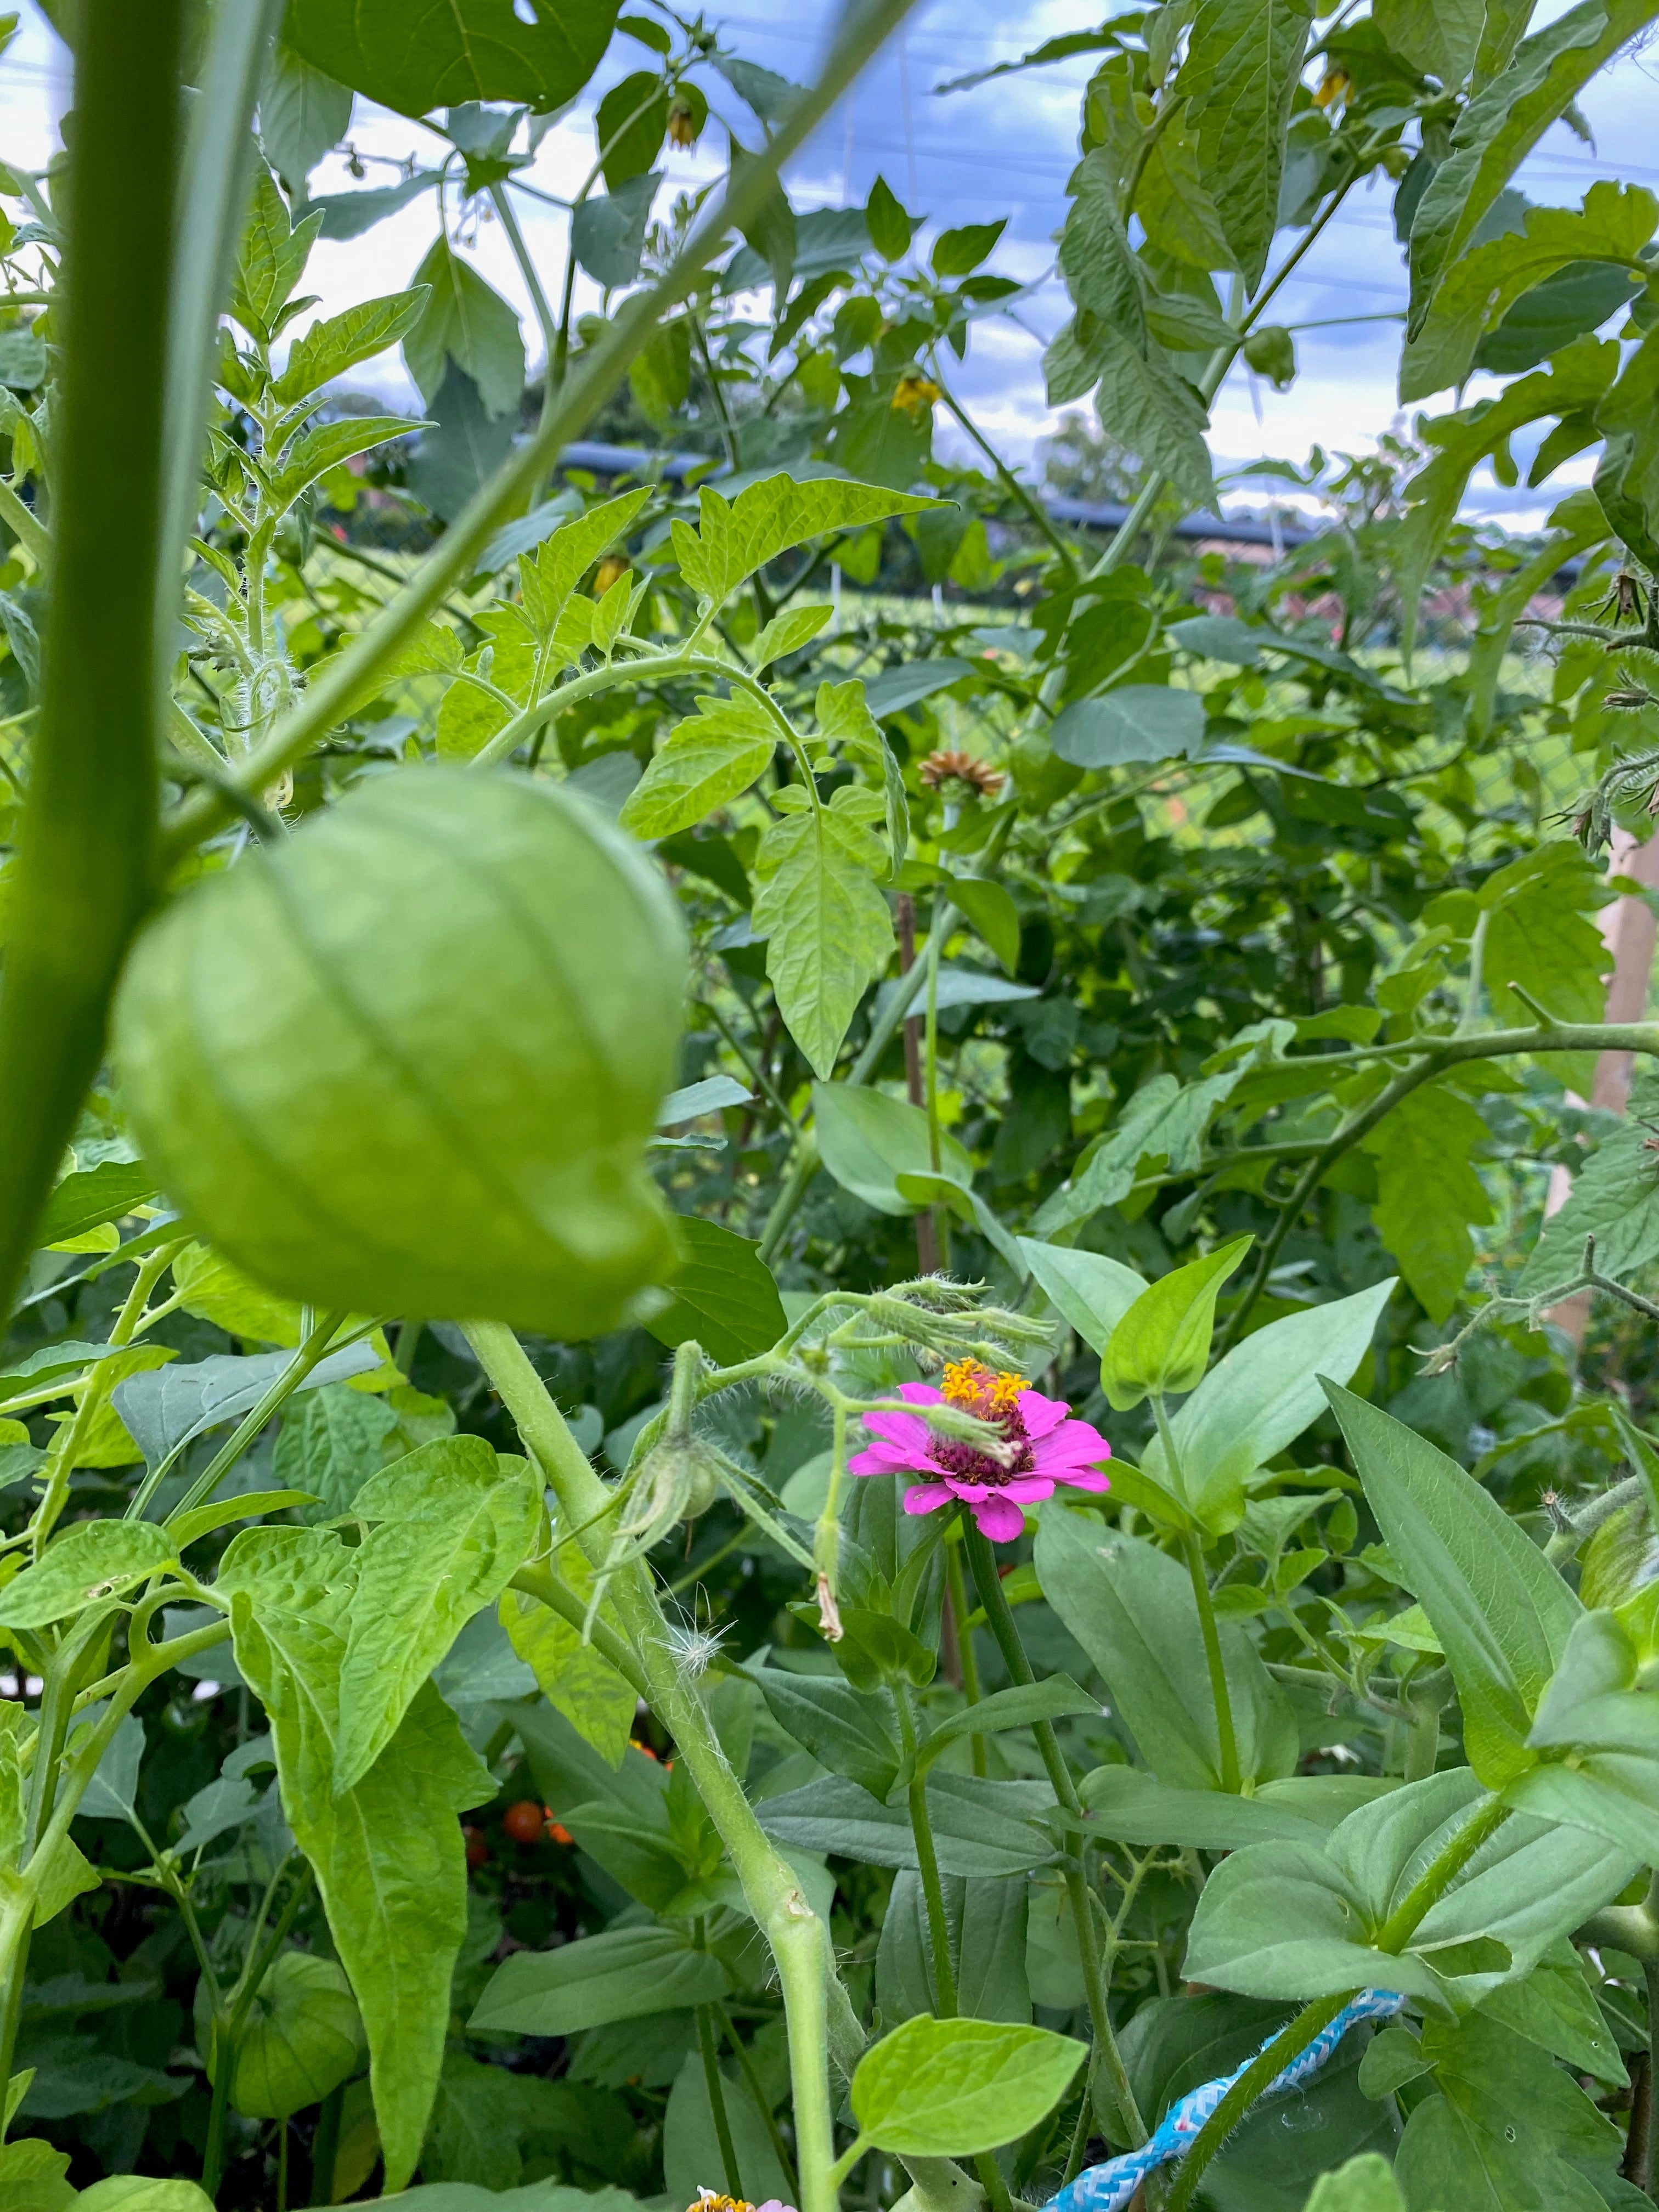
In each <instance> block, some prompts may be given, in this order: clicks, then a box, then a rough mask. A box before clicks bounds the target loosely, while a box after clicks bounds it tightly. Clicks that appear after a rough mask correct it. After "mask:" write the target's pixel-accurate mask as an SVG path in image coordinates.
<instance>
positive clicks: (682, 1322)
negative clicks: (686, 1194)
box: [646, 1079, 788, 1367]
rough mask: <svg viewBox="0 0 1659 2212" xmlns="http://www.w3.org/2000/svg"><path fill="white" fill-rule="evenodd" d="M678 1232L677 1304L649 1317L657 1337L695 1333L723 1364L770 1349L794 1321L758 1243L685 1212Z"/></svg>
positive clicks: (676, 1338)
mask: <svg viewBox="0 0 1659 2212" xmlns="http://www.w3.org/2000/svg"><path fill="white" fill-rule="evenodd" d="M717 1080H718V1079H717ZM675 1234H676V1235H677V1237H678V1239H679V1243H680V1248H681V1259H680V1265H679V1268H678V1272H677V1273H676V1274H675V1277H674V1302H673V1304H671V1305H670V1306H665V1307H664V1308H663V1310H661V1311H660V1312H659V1313H653V1314H651V1315H648V1316H647V1320H646V1327H647V1328H648V1329H649V1330H650V1332H651V1334H652V1335H653V1336H654V1337H655V1338H656V1339H657V1340H658V1341H659V1343H661V1344H675V1345H678V1344H684V1342H685V1341H686V1340H687V1339H688V1338H690V1337H695V1338H696V1340H697V1342H698V1343H699V1344H700V1345H701V1346H702V1349H703V1350H704V1351H705V1352H707V1353H708V1356H709V1358H711V1359H713V1360H715V1361H716V1362H718V1364H720V1365H721V1366H723V1367H726V1366H733V1365H735V1364H736V1363H737V1362H738V1360H740V1359H753V1358H756V1357H757V1355H758V1354H759V1353H761V1352H769V1351H770V1350H771V1348H772V1346H774V1345H775V1343H776V1342H777V1340H778V1339H779V1338H780V1337H781V1335H782V1334H783V1333H784V1330H785V1329H786V1328H787V1327H788V1322H787V1321H786V1319H785V1317H784V1311H783V1301H782V1299H781V1297H779V1296H778V1286H777V1284H776V1282H775V1280H774V1279H773V1275H772V1271H771V1269H770V1268H769V1267H768V1266H767V1264H766V1262H765V1261H763V1259H762V1258H761V1256H760V1246H759V1244H758V1243H757V1241H756V1240H755V1239H754V1238H753V1237H739V1236H738V1232H737V1231H736V1230H735V1229H724V1228H722V1227H721V1225H720V1223H719V1222H718V1221H705V1220H704V1219H703V1218H702V1216H701V1215H699V1214H682V1215H681V1216H680V1217H679V1218H678V1222H677V1223H676V1225H675Z"/></svg>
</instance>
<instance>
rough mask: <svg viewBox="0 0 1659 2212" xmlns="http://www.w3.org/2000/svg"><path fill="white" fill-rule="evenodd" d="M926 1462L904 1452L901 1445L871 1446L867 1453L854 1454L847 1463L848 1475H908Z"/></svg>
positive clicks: (910, 1453) (914, 1454)
mask: <svg viewBox="0 0 1659 2212" xmlns="http://www.w3.org/2000/svg"><path fill="white" fill-rule="evenodd" d="M926 1464H927V1462H926V1461H925V1460H922V1459H921V1457H920V1456H919V1455H918V1454H916V1453H915V1452H912V1451H906V1450H905V1449H904V1448H903V1446H902V1445H901V1444H880V1443H878V1444H872V1445H871V1447H870V1449H869V1450H868V1451H861V1452H856V1453H854V1455H853V1457H852V1458H851V1459H849V1460H848V1462H847V1472H848V1474H909V1473H910V1472H911V1471H912V1470H913V1469H917V1470H919V1469H920V1468H922V1467H925V1466H926Z"/></svg>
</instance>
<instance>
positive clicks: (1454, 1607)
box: [1328, 1384, 1582, 1790]
mask: <svg viewBox="0 0 1659 2212" xmlns="http://www.w3.org/2000/svg"><path fill="white" fill-rule="evenodd" d="M1328 1395H1329V1397H1330V1401H1331V1404H1332V1406H1333V1407H1334V1410H1335V1413H1336V1417H1337V1419H1338V1420H1339V1421H1340V1423H1341V1425H1342V1432H1343V1434H1344V1436H1345V1437H1346V1438H1347V1441H1348V1449H1349V1450H1350V1451H1351V1452H1352V1454H1353V1462H1354V1465H1355V1467H1356V1468H1358V1473H1359V1479H1360V1480H1361V1482H1362V1483H1364V1486H1365V1496H1366V1499H1367V1501H1368V1502H1369V1504H1370V1509H1371V1510H1372V1512H1373V1513H1374V1514H1375V1515H1376V1522H1377V1526H1378V1527H1379V1528H1381V1529H1382V1531H1383V1542H1384V1543H1385V1544H1386V1545H1387V1546H1388V1547H1389V1553H1390V1554H1391V1556H1392V1557H1393V1559H1395V1563H1396V1565H1397V1566H1398V1568H1399V1571H1400V1576H1401V1580H1402V1581H1403V1582H1404V1583H1405V1585H1406V1587H1407V1589H1409V1590H1410V1591H1411V1592H1412V1594H1413V1596H1414V1597H1415V1598H1416V1599H1417V1601H1418V1602H1419V1604H1420V1605H1421V1607H1422V1608H1423V1610H1424V1612H1425V1613H1427V1615H1428V1617H1429V1620H1430V1622H1431V1626H1433V1629H1434V1632H1435V1634H1436V1635H1437V1637H1438V1638H1440V1643H1441V1647H1442V1649H1443V1650H1444V1652H1445V1654H1446V1662H1447V1664H1448V1665H1449V1667H1450V1668H1451V1671H1452V1679H1453V1680H1455V1683H1456V1685H1457V1694H1458V1698H1459V1700H1460V1702H1461V1704H1462V1708H1463V1742H1464V1747H1465V1749H1466V1751H1467V1752H1468V1759H1469V1764H1470V1765H1471V1766H1472V1767H1473V1768H1474V1771H1475V1773H1476V1774H1477V1775H1478V1776H1479V1777H1480V1779H1481V1781H1482V1782H1484V1783H1485V1784H1486V1786H1487V1788H1488V1789H1494V1790H1496V1789H1501V1788H1502V1787H1503V1786H1504V1784H1505V1783H1506V1782H1510V1781H1512V1780H1513V1779H1514V1778H1515V1777H1516V1775H1518V1774H1521V1773H1522V1772H1524V1771H1525V1770H1526V1769H1527V1768H1528V1766H1531V1765H1535V1764H1536V1761H1537V1753H1536V1752H1534V1751H1533V1750H1530V1749H1528V1742H1527V1739H1528V1735H1529V1733H1530V1731H1531V1728H1532V1721H1533V1715H1534V1711H1535V1710H1536V1708H1537V1705H1538V1701H1539V1699H1540V1698H1541V1696H1542V1695H1543V1692H1544V1688H1545V1686H1546V1684H1547V1682H1548V1681H1549V1680H1550V1678H1551V1676H1552V1675H1553V1674H1554V1672H1555V1670H1556V1668H1557V1667H1558V1665H1559V1663H1560V1660H1561V1655H1562V1653H1563V1651H1564V1650H1565V1647H1566V1641H1567V1637H1568V1634H1569V1632H1570V1631H1571V1627H1572V1625H1573V1623H1574V1621H1575V1620H1577V1619H1578V1618H1579V1615H1580V1613H1581V1611H1582V1608H1581V1607H1580V1605H1579V1603H1578V1601H1577V1598H1576V1597H1575V1596H1574V1595H1573V1594H1572V1592H1571V1590H1570V1589H1568V1588H1567V1586H1566V1584H1565V1583H1564V1582H1563V1581H1562V1579H1561V1577H1560V1576H1559V1574H1557V1573H1556V1571H1555V1570H1554V1568H1553V1567H1552V1566H1551V1565H1549V1563H1548V1561H1547V1559H1545V1558H1544V1555H1543V1553H1541V1551H1540V1550H1539V1549H1538V1547H1537V1546H1536V1545H1535V1544H1534V1542H1533V1541H1532V1540H1531V1538H1530V1537H1529V1536H1528V1534H1526V1531H1525V1530H1524V1529H1523V1528H1520V1527H1519V1526H1518V1524H1517V1523H1516V1522H1513V1521H1511V1520H1510V1517H1509V1516H1508V1514H1506V1513H1505V1512H1504V1510H1503V1508H1502V1506H1500V1505H1499V1504H1498V1502H1497V1500H1496V1499H1495V1498H1492V1497H1490V1496H1489V1495H1488V1493H1487V1492H1486V1491H1484V1490H1483V1489H1482V1488H1481V1487H1480V1484H1479V1483H1478V1482H1476V1481H1475V1480H1474V1477H1473V1476H1472V1475H1468V1474H1465V1473H1464V1471H1463V1469H1462V1468H1461V1467H1459V1466H1458V1464H1457V1462H1456V1461H1455V1460H1452V1459H1448V1458H1447V1456H1446V1455H1445V1453H1444V1452H1443V1451H1439V1450H1437V1449H1436V1448H1435V1446H1434V1445H1433V1444H1431V1443H1429V1442H1428V1441H1427V1439H1426V1438H1425V1437H1419V1436H1418V1435H1416V1434H1415V1433H1414V1432H1413V1431H1412V1430H1410V1429H1408V1428H1407V1427H1406V1425H1405V1424H1404V1423H1403V1422H1401V1421H1396V1420H1395V1419H1394V1418H1393V1416H1392V1415H1391V1414H1389V1413H1383V1412H1381V1411H1379V1410H1378V1408H1377V1407H1375V1406H1368V1405H1367V1404H1366V1403H1365V1401H1364V1399H1363V1398H1356V1397H1355V1396H1354V1395H1352V1392H1351V1391H1347V1390H1343V1389H1338V1388H1337V1387H1336V1386H1335V1385H1334V1384H1330V1385H1328Z"/></svg>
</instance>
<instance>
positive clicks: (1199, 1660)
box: [1036, 1503, 1297, 1790]
mask: <svg viewBox="0 0 1659 2212" xmlns="http://www.w3.org/2000/svg"><path fill="white" fill-rule="evenodd" d="M1036 1571H1037V1577H1038V1579H1039V1580H1040V1581H1041V1583H1042V1593H1043V1595H1044V1596H1045V1597H1046V1598H1047V1599H1048V1602H1049V1604H1050V1605H1051V1606H1053V1607H1054V1611H1055V1612H1056V1613H1058V1614H1059V1615H1060V1619H1061V1620H1063V1621H1064V1622H1065V1624H1066V1627H1067V1628H1069V1629H1070V1630H1071V1632H1072V1633H1073V1636H1075V1637H1076V1638H1077V1639H1078V1642H1079V1644H1081V1645H1082V1646H1083V1649H1084V1650H1085V1651H1086V1652H1087V1653H1088V1655H1089V1658H1090V1660H1091V1663H1092V1664H1093V1665H1094V1666H1095V1667H1097V1668H1098V1669H1099V1671H1100V1674H1101V1675H1102V1677H1103V1680H1104V1681H1105V1683H1106V1685H1107V1687H1108V1688H1109V1691H1110V1692H1111V1699H1112V1703H1113V1705H1115V1707H1116V1709H1117V1711H1119V1712H1120V1713H1121V1715H1122V1717H1123V1720H1124V1723H1125V1725H1126V1726H1127V1729H1129V1732H1130V1734H1131V1735H1133V1737H1134V1740H1135V1742H1136V1744H1137V1745H1138V1746H1139V1750H1140V1753H1141V1756H1142V1757H1143V1758H1144V1759H1146V1763H1147V1765H1149V1766H1150V1767H1151V1768H1152V1771H1153V1772H1154V1773H1155V1774H1156V1775H1157V1777H1158V1780H1159V1781H1160V1782H1163V1783H1166V1784H1169V1785H1170V1788H1172V1789H1176V1790H1215V1789H1218V1787H1219V1785H1220V1775H1221V1751H1220V1742H1219V1739H1218V1735H1217V1733H1216V1723H1215V1699H1214V1696H1213V1694H1212V1691H1211V1688H1210V1677H1209V1671H1208V1668H1207V1666H1206V1662H1205V1656H1204V1640H1203V1637H1202V1634H1201V1632H1200V1626H1199V1620H1198V1607H1197V1606H1196V1604H1195V1603H1194V1598H1193V1591H1192V1583H1191V1582H1190V1580H1189V1579H1188V1576H1187V1573H1186V1571H1185V1570H1184V1569H1183V1568H1182V1566H1181V1565H1180V1564H1179V1562H1178V1561H1176V1560H1175V1559H1171V1558H1170V1556H1169V1554H1168V1553H1166V1552H1160V1551H1158V1549H1157V1547H1155V1546H1153V1545H1152V1544H1148V1543H1145V1542H1143V1541H1141V1540H1140V1539H1139V1537H1134V1536H1124V1535H1120V1534H1117V1533H1116V1532H1115V1531H1114V1530H1111V1529H1108V1528H1105V1527H1104V1526H1103V1523H1102V1522H1101V1521H1100V1520H1099V1519H1098V1517H1097V1516H1096V1515H1094V1514H1093V1513H1079V1512H1075V1511H1072V1510H1068V1509H1067V1508H1066V1507H1064V1506H1061V1505H1059V1504H1054V1503H1051V1504H1048V1505H1047V1506H1045V1507H1044V1508H1043V1510H1042V1516H1041V1519H1040V1523H1039V1526H1038V1529H1037V1542H1036ZM1220 1632H1221V1656H1222V1663H1223V1665H1224V1667H1225V1670H1226V1675H1227V1681H1228V1686H1229V1688H1230V1690H1231V1699H1232V1708H1233V1728H1234V1733H1235V1736H1236V1739H1237V1750H1238V1766H1239V1773H1240V1776H1241V1778H1243V1780H1244V1781H1245V1782H1246V1783H1255V1782H1261V1781H1268V1780H1275V1779H1277V1778H1279V1777H1280V1776H1282V1775H1286V1774H1288V1773H1290V1772H1291V1769H1292V1768H1293V1767H1294V1766H1295V1765H1296V1759H1297V1731H1296V1720H1295V1716H1294V1714H1293V1713H1292V1711H1291V1704H1290V1700H1289V1699H1288V1698H1287V1697H1286V1696H1285V1692H1284V1691H1283V1690H1281V1689H1280V1688H1279V1686H1278V1684H1277V1683H1275V1682H1274V1681H1273V1678H1272V1676H1271V1675H1270V1674H1268V1673H1267V1668H1265V1667H1264V1666H1263V1665H1262V1663H1261V1659H1260V1657H1259V1656H1257V1653H1256V1650H1255V1644H1253V1643H1252V1642H1251V1640H1250V1635H1249V1630H1248V1629H1247V1628H1246V1627H1245V1626H1244V1625H1243V1622H1242V1621H1236V1620H1224V1621H1222V1622H1221V1624H1220Z"/></svg>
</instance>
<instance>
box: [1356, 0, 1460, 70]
mask: <svg viewBox="0 0 1659 2212" xmlns="http://www.w3.org/2000/svg"><path fill="white" fill-rule="evenodd" d="M1485 15H1486V4H1485V0H1376V5H1375V7H1374V8H1373V9H1372V10H1371V20H1372V21H1373V22H1374V23H1375V24H1376V27H1377V29H1378V30H1379V31H1381V33H1383V37H1384V38H1385V39H1386V40H1388V42H1389V45H1390V46H1392V47H1393V48H1394V51H1395V53H1397V54H1398V55H1400V57H1401V59H1402V60H1405V61H1408V62H1409V63H1410V64H1412V66H1413V69H1419V70H1423V71H1424V72H1425V75H1427V76H1436V77H1438V78H1439V80H1440V82H1441V83H1442V84H1443V85H1444V86H1445V87H1446V88H1447V89H1448V90H1452V89H1454V88H1455V87H1456V86H1458V85H1460V84H1462V82H1463V80H1464V78H1465V77H1466V76H1468V73H1469V71H1470V70H1471V68H1472V67H1473V66H1474V55H1475V49H1476V47H1477V46H1479V45H1480V25H1481V21H1482V19H1483V18H1484V16H1485Z"/></svg>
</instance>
